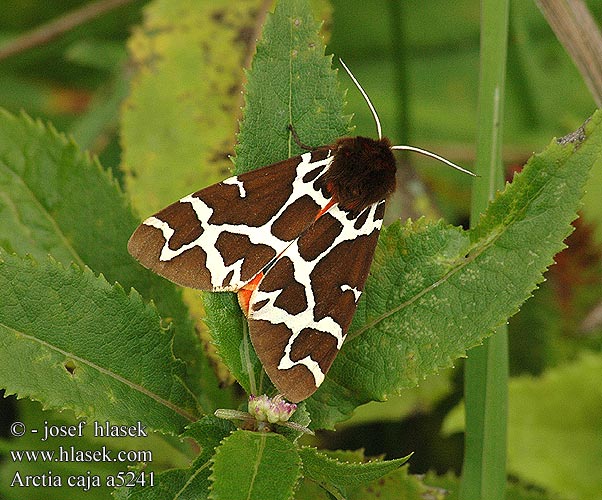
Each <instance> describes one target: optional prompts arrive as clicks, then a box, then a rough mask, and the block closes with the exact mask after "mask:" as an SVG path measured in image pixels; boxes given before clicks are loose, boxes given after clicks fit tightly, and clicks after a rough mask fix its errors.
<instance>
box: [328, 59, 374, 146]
mask: <svg viewBox="0 0 602 500" xmlns="http://www.w3.org/2000/svg"><path fill="white" fill-rule="evenodd" d="M339 62H340V63H341V64H342V65H343V68H345V71H347V74H348V75H349V77H350V78H351V79H352V80H353V83H355V86H356V87H357V88H358V90H359V91H360V92H361V93H362V95H363V96H364V99H365V100H366V103H367V104H368V107H369V108H370V111H372V116H373V117H374V121H375V122H376V132H377V133H378V138H379V139H382V138H383V131H382V127H381V125H380V120H379V118H378V113H377V112H376V109H375V108H374V105H373V104H372V101H371V100H370V98H369V97H368V94H366V91H365V90H364V89H363V88H362V86H361V85H360V82H358V81H357V78H356V77H355V76H353V73H352V72H351V70H350V69H349V68H348V67H347V65H346V64H345V63H344V62H343V60H342V59H341V58H340V57H339Z"/></svg>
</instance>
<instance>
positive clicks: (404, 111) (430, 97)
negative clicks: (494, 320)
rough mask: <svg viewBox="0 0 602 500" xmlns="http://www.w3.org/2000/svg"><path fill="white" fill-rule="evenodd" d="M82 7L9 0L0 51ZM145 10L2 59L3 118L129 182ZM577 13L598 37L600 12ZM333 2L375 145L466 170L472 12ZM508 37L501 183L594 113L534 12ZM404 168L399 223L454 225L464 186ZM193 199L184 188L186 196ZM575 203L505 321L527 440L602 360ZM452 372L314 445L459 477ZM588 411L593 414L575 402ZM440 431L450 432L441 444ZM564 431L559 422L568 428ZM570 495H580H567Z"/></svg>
mask: <svg viewBox="0 0 602 500" xmlns="http://www.w3.org/2000/svg"><path fill="white" fill-rule="evenodd" d="M87 3H89V2H81V1H76V0H63V1H61V2H47V1H43V0H21V1H13V0H8V2H4V4H3V7H4V8H2V9H0V47H1V46H2V44H3V43H4V42H7V41H9V40H11V39H14V38H15V37H16V38H18V37H19V36H21V35H23V34H24V33H25V32H27V31H28V30H30V29H33V28H35V27H37V26H39V25H41V24H43V23H45V22H47V21H49V20H51V19H54V18H56V17H58V16H61V15H63V14H64V13H65V12H68V11H70V10H72V9H75V8H77V7H80V6H82V5H85V4H87ZM152 3H153V2H148V1H141V0H136V1H132V2H129V3H128V4H127V5H125V6H122V7H120V8H118V9H116V10H113V11H111V12H108V13H106V14H104V15H102V16H100V17H98V18H96V19H94V20H92V21H89V22H87V23H85V24H83V25H81V26H78V27H76V28H74V29H72V30H69V31H68V32H66V33H65V34H64V35H62V36H60V37H58V38H57V39H55V40H52V41H50V42H48V43H45V44H43V45H42V46H39V47H36V48H33V49H30V50H27V51H24V52H22V53H19V54H17V55H14V56H11V57H8V58H6V59H2V60H0V106H2V107H4V108H6V109H8V110H9V111H11V112H14V113H18V112H20V111H21V110H24V111H25V112H26V113H27V114H29V115H30V116H32V117H34V118H41V119H43V120H48V121H50V122H51V123H52V124H53V125H54V127H56V128H57V129H58V130H59V131H64V132H68V133H71V134H72V135H73V137H74V138H75V140H76V142H77V143H78V144H79V145H80V146H81V147H82V148H85V149H89V150H91V151H93V152H94V153H95V154H97V155H98V156H99V158H100V161H101V163H102V164H103V166H104V167H105V168H110V169H111V170H113V172H114V174H115V176H116V178H117V179H118V180H119V181H120V182H122V184H123V185H124V186H125V179H124V174H123V173H122V170H121V168H120V165H121V161H122V160H121V158H122V151H121V147H120V123H121V122H120V119H121V118H120V116H121V114H120V113H121V111H122V104H123V102H124V100H125V99H126V98H127V97H128V95H129V89H130V81H131V79H132V78H135V76H136V75H137V73H138V71H139V69H140V68H138V67H137V66H136V65H135V64H133V63H132V61H131V59H129V58H128V52H127V49H126V42H127V40H128V38H129V37H130V35H131V33H132V30H133V27H134V26H136V25H139V24H141V23H142V22H143V19H144V14H143V9H144V7H145V6H146V5H147V4H152ZM198 3H199V4H202V3H204V0H198ZM233 3H237V2H233ZM243 3H244V2H243ZM316 3H318V4H320V5H321V7H320V8H321V9H322V10H321V11H320V12H328V10H329V9H328V6H326V8H324V2H316ZM587 4H588V6H589V7H590V9H591V11H592V13H593V15H594V17H595V18H596V19H597V20H598V24H599V25H600V23H601V21H602V2H599V1H589V2H587ZM330 5H331V6H332V11H331V16H330V17H329V18H328V19H327V20H326V23H325V27H324V30H325V33H326V36H327V39H328V40H327V41H328V49H327V50H328V52H329V53H333V54H335V56H336V57H341V58H343V59H344V60H345V62H346V63H347V65H348V66H349V67H350V68H351V69H352V71H353V72H354V74H355V75H356V77H357V78H358V79H359V81H360V82H361V83H362V85H363V87H364V88H365V90H366V91H367V92H368V94H369V95H370V97H371V99H372V101H373V103H374V105H375V106H376V109H377V110H378V113H379V115H380V118H381V121H382V125H383V130H384V133H385V134H386V135H387V136H389V137H390V138H391V139H392V141H393V142H394V143H395V144H399V143H408V144H411V145H415V146H419V147H424V148H427V149H429V150H431V151H436V152H437V153H438V154H441V155H443V156H446V157H448V158H449V159H451V160H453V161H455V162H457V163H459V164H461V165H463V166H465V167H467V168H471V165H472V164H473V162H474V153H475V148H474V142H475V137H476V134H477V130H475V123H476V102H477V91H478V88H477V86H478V67H479V2H478V1H477V0H456V1H454V2H450V1H449V0H429V1H427V2H423V1H420V0H405V1H385V0H376V1H372V2H365V1H360V0H332V1H331V2H330ZM509 40H510V44H509V51H508V76H507V91H506V96H507V102H506V105H505V121H504V147H503V155H504V162H505V164H506V166H507V170H508V179H511V177H512V172H513V171H515V170H517V169H519V168H520V166H521V165H522V164H523V163H524V162H525V161H526V160H527V159H528V158H529V156H530V155H531V154H533V153H534V152H537V151H539V150H541V149H543V148H544V147H545V145H546V144H547V143H548V142H550V140H552V138H554V137H560V136H563V135H565V134H568V133H570V132H572V131H574V130H575V129H576V128H578V127H579V126H580V125H581V123H582V122H583V121H584V120H585V119H586V118H587V117H588V116H590V115H591V114H592V112H593V111H594V109H595V104H594V101H593V99H592V97H591V96H590V94H589V92H588V90H587V88H586V86H585V84H584V83H583V81H582V79H581V77H580V75H579V73H578V71H577V69H576V68H575V66H574V64H573V63H572V61H571V60H570V58H569V56H568V55H567V54H566V52H565V51H564V49H563V48H562V46H561V45H560V44H559V42H558V41H557V39H556V37H555V36H554V33H553V32H552V31H551V29H550V28H549V26H548V25H547V23H546V21H545V19H544V18H543V16H542V15H541V13H540V12H539V10H538V9H537V7H536V5H535V3H534V2H532V1H526V0H514V1H512V2H511V13H510V37H509ZM336 64H338V63H336ZM339 75H340V82H341V84H342V85H343V86H344V87H348V88H349V92H348V106H347V111H348V112H349V113H353V115H354V119H353V124H354V125H355V132H354V133H357V134H361V135H368V136H375V133H376V132H375V127H374V121H373V119H372V116H371V114H370V112H369V109H368V107H367V106H366V105H365V103H364V101H363V99H362V97H361V95H360V94H359V92H358V91H357V90H356V89H354V88H353V85H352V83H351V81H350V80H349V79H348V78H347V76H346V75H345V74H344V72H342V71H340V73H339ZM150 111H151V112H152V110H150ZM404 159H405V157H404ZM407 161H409V162H410V163H411V165H412V167H415V168H416V172H418V175H416V176H413V175H412V176H410V177H404V179H406V181H407V184H406V185H404V189H403V191H405V192H406V193H410V194H411V195H412V196H415V197H416V200H421V198H422V197H425V198H427V200H428V202H426V204H425V205H424V206H425V208H424V211H423V212H421V211H420V202H419V201H418V202H417V203H416V205H415V206H414V209H413V210H412V211H411V212H410V214H412V215H413V216H415V215H416V211H418V213H425V214H427V215H429V216H438V215H437V214H440V215H441V216H443V217H445V218H446V219H447V220H448V221H450V222H451V223H454V224H465V223H466V221H467V214H468V211H469V205H470V198H469V196H470V193H469V186H470V180H469V178H468V177H467V176H463V175H460V174H458V173H457V172H455V171H453V170H451V169H447V168H442V166H441V165H440V164H438V163H435V162H433V161H432V160H429V159H425V158H422V157H416V156H411V157H407ZM412 172H413V170H412ZM596 175H597V176H598V178H600V174H599V173H598V174H594V176H596ZM165 182H169V179H166V181H165ZM200 187H202V186H200V185H199V186H191V190H192V189H198V188H200ZM590 191H591V192H592V193H601V192H602V187H601V186H600V185H597V184H594V183H592V184H591V185H590ZM182 194H184V193H182ZM431 202H432V203H431ZM585 203H586V205H585V212H586V214H588V215H587V216H585V217H582V218H581V219H580V220H579V221H577V222H576V224H575V225H576V227H577V230H576V231H575V232H574V233H573V235H571V236H570V237H569V239H568V242H567V243H568V244H569V249H568V250H565V251H564V252H563V253H562V254H560V255H559V256H557V259H556V260H557V262H558V263H557V265H556V266H554V267H553V268H552V269H551V270H550V271H549V272H548V273H547V275H546V277H547V281H546V282H545V283H544V284H543V285H542V286H541V287H540V289H539V290H538V291H536V293H535V296H534V297H533V299H531V300H529V301H528V302H527V303H526V304H525V305H524V306H523V308H522V310H521V311H520V313H519V314H517V315H516V316H515V317H513V318H512V319H511V320H510V351H511V359H510V367H511V374H512V375H513V377H515V378H513V380H512V384H514V385H513V386H512V387H514V390H513V389H512V387H511V413H512V414H513V412H517V414H518V415H521V414H523V415H524V414H527V409H529V410H533V409H534V408H535V410H534V414H533V415H531V418H532V420H531V421H530V423H531V427H529V429H531V430H532V431H533V432H534V433H535V435H534V439H535V440H537V439H540V440H541V439H546V438H547V436H548V435H547V434H545V433H543V434H542V435H541V436H539V435H538V434H537V432H538V429H542V428H544V427H545V422H546V415H545V412H543V411H542V412H541V413H539V414H538V413H537V411H536V409H537V404H538V394H542V398H543V397H547V396H543V395H544V394H549V393H550V392H552V393H555V394H557V395H559V397H558V407H555V409H553V410H546V411H558V412H559V411H562V405H563V404H571V405H572V406H575V407H576V408H577V409H578V408H580V405H581V402H582V401H581V402H580V401H575V399H574V397H575V396H574V393H573V389H572V388H571V386H568V385H567V384H565V385H563V384H562V383H560V384H559V385H558V386H555V385H554V381H555V380H560V381H562V380H566V379H567V377H568V375H566V373H565V371H563V370H567V369H568V370H569V372H570V373H576V374H577V375H576V379H575V380H576V381H577V382H576V383H577V384H578V383H579V377H580V376H581V377H590V375H589V374H590V373H596V372H595V371H593V372H591V371H590V370H591V366H597V365H596V363H598V362H599V361H600V359H602V357H601V355H600V350H601V347H602V319H601V318H600V316H602V313H599V314H598V316H597V318H598V319H597V320H596V316H595V311H596V308H598V309H600V308H602V258H601V257H602V238H601V237H600V234H602V220H601V218H600V217H597V215H598V214H600V212H601V209H600V206H599V205H602V203H601V202H600V199H599V197H598V198H597V197H596V196H591V195H590V196H589V198H587V199H586V202H585ZM417 207H418V208H417ZM401 213H402V216H406V215H409V214H408V213H406V212H404V211H403V210H402V211H401ZM590 214H591V215H590ZM588 356H591V357H588ZM584 360H585V361H584ZM461 367H462V363H461V361H460V362H459V363H458V367H457V368H456V369H455V370H448V371H447V372H445V373H442V374H441V375H439V376H437V377H432V378H430V379H428V380H426V381H425V382H424V383H423V384H421V386H420V387H419V388H417V389H415V390H412V391H407V393H404V394H403V395H402V396H400V397H399V398H393V399H392V400H391V401H389V402H387V403H379V404H377V403H373V404H370V405H367V407H364V408H360V409H359V410H358V412H357V414H356V416H355V417H354V419H352V420H351V421H350V422H347V423H345V425H342V426H341V428H340V429H339V432H337V433H330V432H329V433H322V434H320V435H319V436H318V441H319V443H320V444H321V445H323V446H325V447H328V448H347V449H353V448H358V447H365V448H366V453H367V454H368V455H377V454H381V453H386V454H387V457H388V458H395V457H400V456H404V455H407V454H408V453H410V452H415V454H414V456H413V457H412V460H411V463H410V470H411V471H412V472H416V473H424V472H427V471H429V470H436V471H437V472H439V473H445V472H447V471H449V470H451V471H454V472H455V473H457V474H458V473H460V470H461V463H462V451H463V447H462V433H461V428H458V425H454V424H453V423H450V422H451V420H449V419H448V420H447V421H446V418H447V416H448V413H449V411H450V410H452V408H454V407H456V405H457V404H458V403H459V402H460V401H461V398H462V370H461ZM570 370H576V372H574V371H573V372H571V371H570ZM580 374H581V375H580ZM533 377H534V378H533ZM588 380H589V381H590V382H591V379H588ZM532 384H535V385H534V386H533V387H532ZM538 384H540V385H538ZM586 385H587V384H586ZM592 385H593V387H592V391H593V393H588V392H586V393H584V394H580V395H579V396H580V397H581V398H582V399H589V398H600V399H602V396H601V395H600V393H599V391H598V393H597V394H596V393H595V384H592ZM527 386H528V387H530V388H532V391H531V392H529V390H527V389H526V387H527ZM598 387H599V385H598ZM559 391H560V393H559ZM563 391H564V392H563ZM512 398H516V399H512ZM568 400H570V403H567V401H568ZM598 409H600V407H598ZM19 411H20V409H19V405H18V404H16V403H15V401H14V400H13V399H6V400H0V417H1V418H0V422H1V423H2V428H1V429H0V431H1V432H2V436H7V427H6V425H7V424H8V423H10V422H11V421H12V420H13V419H14V415H16V414H17V413H18V412H19ZM28 411H31V408H28ZM456 411H457V410H456ZM586 411H591V409H589V410H588V409H587V407H586V406H584V407H583V412H586ZM596 419H598V420H596ZM584 421H585V422H586V423H585V424H583V427H582V428H580V431H583V432H584V433H585V434H584V435H585V436H586V441H587V440H588V439H593V440H602V414H600V415H589V418H586V419H585V420H584ZM444 422H446V424H445V425H446V427H445V429H446V431H445V432H442V426H443V425H444ZM510 422H511V426H510V441H509V447H510V451H509V460H510V472H511V474H512V475H513V476H514V477H516V478H519V479H521V480H522V481H524V482H525V483H528V484H535V485H537V486H540V487H543V488H550V489H552V490H558V491H561V492H563V493H567V492H568V491H569V490H570V488H573V486H571V487H570V488H569V486H566V489H565V487H564V486H563V484H564V483H562V482H560V483H558V482H557V481H555V479H553V478H552V479H550V478H549V477H548V476H547V475H546V474H545V473H544V472H542V471H545V470H549V468H547V467H548V465H549V464H548V462H546V455H545V453H544V454H543V458H542V455H541V454H538V455H533V456H532V457H531V458H530V457H529V455H528V450H525V449H524V448H521V447H520V444H521V443H518V442H516V440H515V437H513V436H516V435H517V433H518V430H519V427H520V426H521V425H524V422H521V421H520V419H518V420H517V421H513V420H512V418H511V419H510ZM579 422H581V420H579ZM580 425H581V424H580ZM570 426H571V423H570V421H568V423H567V429H570ZM521 429H522V427H521ZM565 431H566V430H565ZM567 432H568V431H567ZM513 433H514V434H513ZM560 441H561V440H560ZM523 442H524V440H523ZM570 442H571V441H570V440H568V443H569V446H570ZM573 451H575V450H573ZM582 451H583V453H580V452H579V450H577V452H576V453H573V455H575V456H572V455H571V460H572V461H573V462H574V464H575V469H582V470H583V468H584V466H585V464H588V463H591V460H592V459H591V457H590V456H589V455H588V454H589V453H597V450H594V451H591V450H582ZM557 453H558V450H557V449H556V448H554V447H553V446H551V447H550V449H549V457H548V458H549V460H550V461H551V462H552V461H554V459H556V460H558V456H557ZM529 461H530V462H529ZM531 462H533V463H535V462H537V463H538V464H539V469H538V468H537V467H536V468H535V470H534V471H532V470H531V469H530V468H528V467H525V466H524V463H531ZM588 479H589V480H591V481H592V482H593V484H602V470H600V473H599V476H598V477H590V476H588ZM601 491H602V487H601ZM601 495H602V493H601ZM567 497H569V498H570V495H568V494H567ZM575 498H581V497H580V496H579V495H578V492H577V496H576V497H575ZM583 498H585V497H583ZM596 498H602V496H600V497H596Z"/></svg>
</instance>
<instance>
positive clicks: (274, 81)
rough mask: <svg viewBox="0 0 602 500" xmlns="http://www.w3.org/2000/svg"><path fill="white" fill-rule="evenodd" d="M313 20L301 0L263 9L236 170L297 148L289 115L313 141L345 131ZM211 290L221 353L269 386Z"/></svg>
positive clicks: (208, 297)
mask: <svg viewBox="0 0 602 500" xmlns="http://www.w3.org/2000/svg"><path fill="white" fill-rule="evenodd" d="M318 28H319V25H318V24H317V23H316V22H315V21H314V20H313V18H312V14H311V10H310V8H309V6H308V4H307V2H305V1H301V0H291V1H285V2H279V3H278V5H277V7H276V10H275V11H274V13H273V14H272V15H269V16H268V18H267V20H266V23H265V26H264V29H263V34H262V38H261V40H260V41H259V42H258V44H257V54H256V55H255V58H254V60H253V65H252V68H251V70H250V71H249V73H248V82H247V85H246V91H247V94H246V98H245V101H246V106H245V110H244V118H243V121H242V123H241V125H240V134H239V136H238V139H239V143H240V144H239V146H238V147H237V149H236V153H237V156H236V159H235V164H236V173H242V172H246V171H249V170H252V169H254V168H257V167H260V166H263V165H269V164H271V163H274V162H276V161H278V160H283V159H285V158H288V157H289V156H292V155H295V154H299V153H300V152H301V150H300V148H299V147H298V146H297V145H296V144H295V143H294V141H293V139H292V137H291V134H290V132H289V130H288V125H289V124H291V123H292V125H293V126H294V127H295V130H296V131H297V133H298V135H299V136H300V138H301V140H302V141H304V142H306V143H308V144H311V145H321V144H328V143H330V142H332V141H333V140H334V139H335V138H337V137H339V136H340V135H344V134H345V133H346V132H347V131H348V119H347V118H345V117H343V111H342V108H343V96H342V93H341V91H340V89H339V85H338V83H337V81H336V78H335V77H336V72H335V71H333V70H332V69H331V67H330V62H331V57H326V56H324V45H323V43H322V40H321V38H320V36H319V35H318ZM215 295H217V294H205V299H204V304H205V310H206V313H207V320H206V322H207V324H208V325H209V326H210V328H211V332H212V335H213V338H214V342H215V343H216V345H217V347H218V351H219V353H220V354H221V355H222V357H223V359H224V362H225V363H226V364H227V366H228V368H229V369H230V370H231V372H232V373H233V374H234V376H235V377H236V378H237V379H238V380H239V382H240V383H241V384H242V386H243V387H244V388H245V390H247V392H250V391H251V387H250V385H249V378H248V375H247V374H246V373H245V372H246V371H247V370H248V367H247V366H246V363H245V361H244V360H245V359H247V358H248V359H250V361H251V366H252V367H254V370H255V377H256V379H257V384H258V387H257V388H258V390H260V392H266V391H268V390H269V388H270V387H271V386H270V384H269V381H268V380H267V378H266V380H265V381H262V380H261V375H260V374H259V370H258V368H259V366H260V365H259V364H258V360H257V357H256V355H255V353H254V352H253V349H252V347H250V344H249V343H248V340H247V341H245V339H244V333H243V328H242V325H243V322H244V321H245V319H244V317H243V316H242V313H241V311H240V308H239V307H238V305H237V304H236V299H235V298H232V297H230V298H228V297H221V296H220V297H216V296H215ZM219 295H222V294H219ZM224 308H226V309H227V311H228V312H227V313H225V312H224ZM241 346H242V347H241ZM247 352H250V354H248V356H247V355H246V354H245V353H247Z"/></svg>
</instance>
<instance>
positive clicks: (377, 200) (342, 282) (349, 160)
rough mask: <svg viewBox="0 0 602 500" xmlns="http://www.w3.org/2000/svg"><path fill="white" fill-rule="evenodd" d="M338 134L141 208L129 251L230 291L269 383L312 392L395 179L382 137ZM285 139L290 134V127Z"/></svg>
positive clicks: (179, 279)
mask: <svg viewBox="0 0 602 500" xmlns="http://www.w3.org/2000/svg"><path fill="white" fill-rule="evenodd" d="M341 64H342V65H343V67H344V68H345V70H346V71H347V72H348V73H349V75H350V77H351V78H352V80H353V81H354V83H355V84H356V86H357V87H358V89H359V90H360V92H361V93H362V95H363V96H364V98H365V99H366V102H367V104H368V106H369V107H370V110H371V112H372V114H373V116H374V118H375V121H376V125H377V132H378V139H371V138H366V137H344V138H341V139H338V140H337V141H335V143H334V144H332V145H329V146H321V147H318V148H315V149H311V150H310V151H308V152H306V153H304V154H302V155H300V156H296V157H293V158H289V159H287V160H283V161H280V162H277V163H274V164H272V165H269V166H266V167H263V168H260V169H257V170H253V171H250V172H247V173H244V174H241V175H238V176H234V177H230V178H228V179H226V180H224V181H222V182H220V183H218V184H214V185H213V186H209V187H207V188H205V189H202V190H200V191H197V192H196V193H193V194H191V195H188V196H185V197H184V198H182V199H180V200H179V201H177V202H175V203H173V204H172V205H170V206H168V207H167V208H165V209H163V210H161V211H159V212H158V213H156V214H155V215H153V216H151V217H149V218H147V219H146V220H145V221H144V222H143V223H142V224H141V225H140V226H139V227H138V228H137V229H136V231H135V232H134V234H133V235H132V237H131V238H130V241H129V243H128V250H129V252H130V253H131V254H132V256H134V257H135V258H136V259H138V260H139V261H140V263H141V264H142V265H143V266H145V267H148V268H149V269H151V270H153V271H154V272H156V273H157V274H159V275H161V276H164V277H165V278H167V279H169V280H171V281H173V282H175V283H177V284H179V285H182V286H187V287H192V288H197V289H201V290H209V291H216V292H217V291H234V292H238V297H239V302H240V304H241V308H242V309H243V312H244V313H245V315H246V316H247V320H248V322H249V334H250V338H251V342H252V343H253V346H254V348H255V351H256V352H257V355H258V356H259V359H260V360H261V362H262V363H263V366H264V369H265V371H266V373H267V374H268V376H269V377H270V379H271V381H272V382H273V383H274V385H275V386H276V388H277V389H278V390H279V391H280V393H282V394H283V395H284V396H285V397H286V398H287V399H289V400H290V401H293V402H298V401H301V400H303V399H306V398H308V397H309V396H311V395H312V394H313V393H314V392H315V391H316V389H317V388H318V387H319V386H320V384H321V383H322V381H323V380H324V376H325V375H326V372H327V371H328V369H329V368H330V366H331V364H332V362H333V361H334V358H335V356H336V354H337V353H338V351H339V350H340V349H341V346H342V344H343V342H344V340H345V337H346V334H347V329H348V328H349V325H350V323H351V319H352V318H353V314H354V313H355V309H356V306H357V302H358V300H359V298H360V295H361V293H362V290H363V288H364V284H365V282H366V278H367V277H368V272H369V270H370V265H371V263H372V257H373V255H374V250H375V247H376V242H377V240H378V235H379V232H380V228H381V225H382V220H383V215H384V211H385V203H386V199H387V197H388V196H389V195H390V194H391V193H392V192H393V191H394V190H395V172H396V170H397V167H396V162H395V157H394V156H393V153H392V150H394V149H406V150H411V151H417V152H419V153H422V154H426V155H428V156H431V157H434V158H437V159H439V160H441V161H443V162H445V163H447V164H449V165H451V166H453V167H454V168H457V169H459V170H462V171H464V172H467V173H470V172H468V171H466V170H464V169H462V168H461V167H458V166H457V165H455V164H453V163H451V162H449V161H448V160H445V159H443V158H441V157H439V156H437V155H435V154H433V153H430V152H428V151H424V150H422V149H419V148H414V147H412V146H392V145H391V143H390V142H389V140H388V139H387V138H384V137H382V132H381V126H380V121H379V119H378V115H377V114H376V111H375V109H374V107H373V105H372V103H371V102H370V99H369V98H368V96H367V95H366V93H365V92H364V90H363V89H362V87H361V86H360V85H359V83H358V82H357V80H356V79H355V77H354V76H353V74H352V73H351V72H350V71H349V69H348V68H347V66H346V65H345V64H344V63H343V61H341ZM291 131H292V133H293V136H294V138H295V139H296V140H297V142H299V141H298V138H297V137H296V134H295V133H294V130H292V129H291Z"/></svg>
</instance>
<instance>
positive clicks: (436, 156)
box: [391, 146, 478, 177]
mask: <svg viewBox="0 0 602 500" xmlns="http://www.w3.org/2000/svg"><path fill="white" fill-rule="evenodd" d="M391 149H397V150H404V151H414V152H415V153H420V154H421V155H424V156H430V157H431V158H434V159H435V160H439V161H440V162H442V163H445V164H446V165H449V166H450V167H452V168H455V169H456V170H459V171H460V172H464V173H465V174H468V175H472V176H473V177H478V175H477V174H475V173H473V172H471V171H470V170H466V169H465V168H462V167H461V166H460V165H456V164H455V163H454V162H451V161H449V160H448V159H447V158H443V156H439V155H438V154H435V153H431V152H430V151H427V150H426V149H421V148H417V147H414V146H391Z"/></svg>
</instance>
